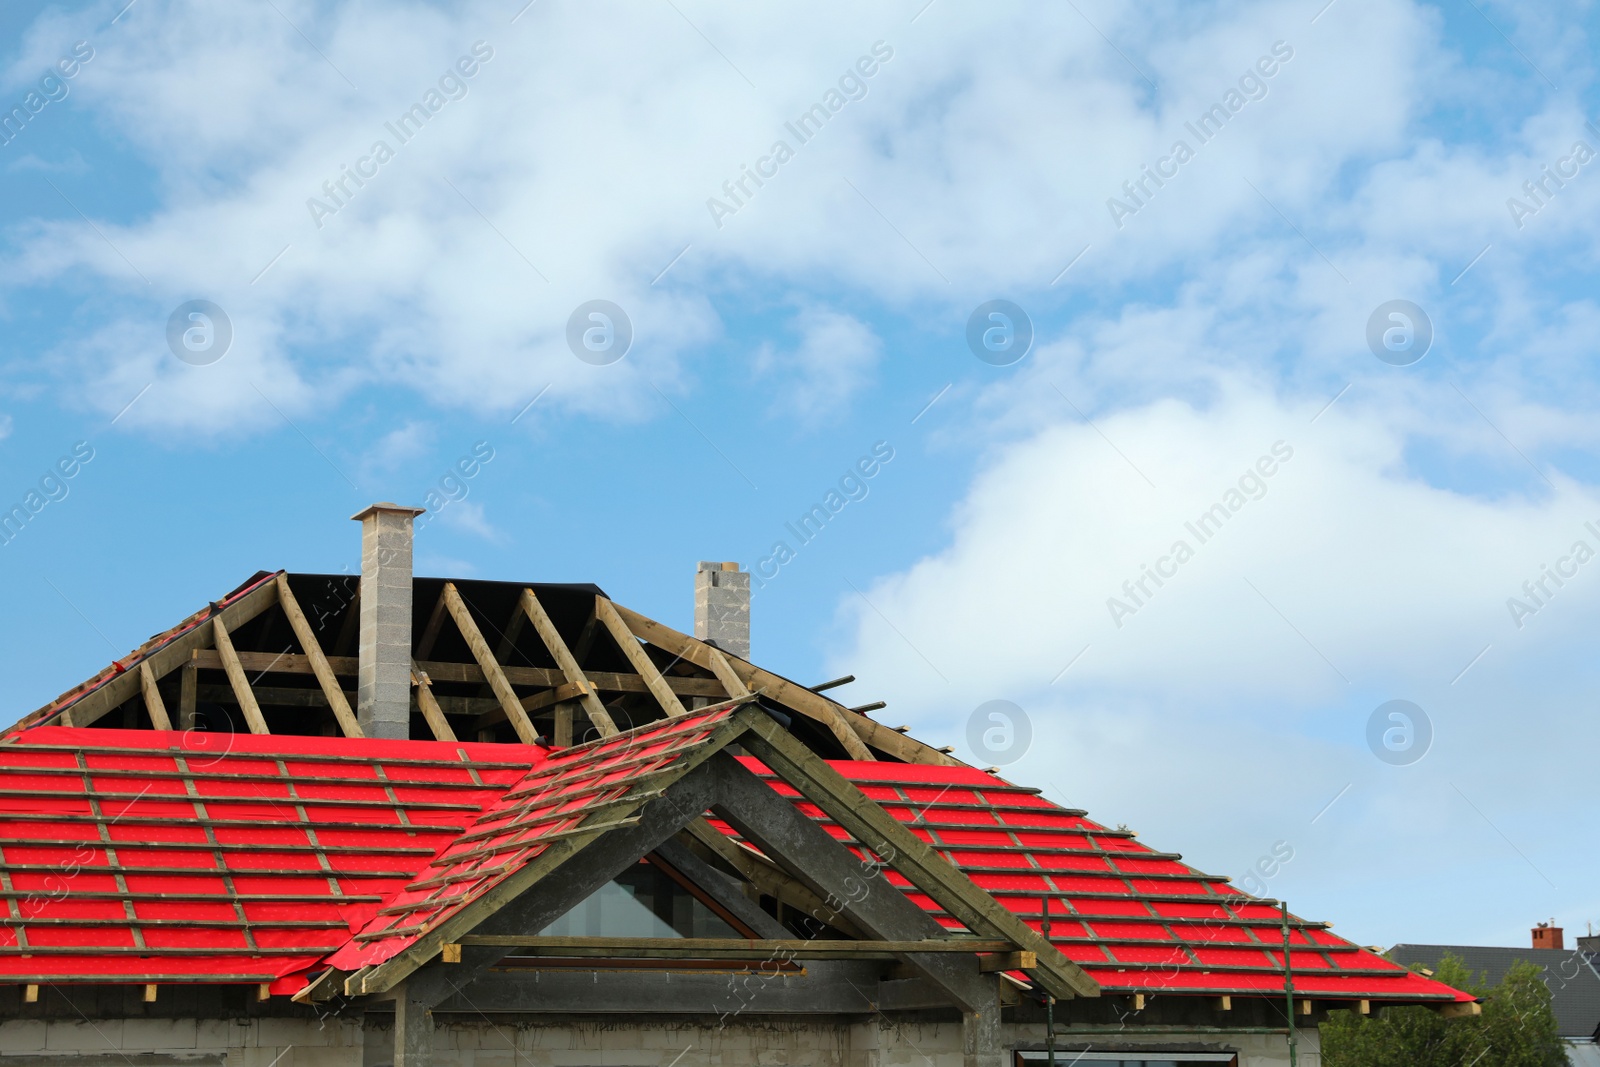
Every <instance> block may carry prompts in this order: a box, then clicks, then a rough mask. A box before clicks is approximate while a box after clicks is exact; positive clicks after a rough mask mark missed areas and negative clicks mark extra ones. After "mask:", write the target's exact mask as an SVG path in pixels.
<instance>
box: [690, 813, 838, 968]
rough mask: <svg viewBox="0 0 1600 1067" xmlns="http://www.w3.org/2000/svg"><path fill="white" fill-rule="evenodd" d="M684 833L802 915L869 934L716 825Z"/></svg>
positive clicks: (701, 824)
mask: <svg viewBox="0 0 1600 1067" xmlns="http://www.w3.org/2000/svg"><path fill="white" fill-rule="evenodd" d="M685 833H687V834H688V835H689V836H690V837H691V838H693V840H694V841H695V842H696V843H697V844H699V845H700V847H702V848H704V849H705V850H706V851H707V852H709V853H711V854H713V855H715V856H717V857H718V858H720V859H721V860H722V861H723V862H724V863H726V864H727V865H728V866H730V867H732V868H733V869H734V870H735V871H737V872H739V877H741V878H743V879H744V880H745V881H746V882H749V883H750V884H751V885H752V886H754V887H755V888H756V890H757V891H758V892H761V893H764V894H766V895H767V896H769V897H771V898H772V899H774V900H776V901H779V902H781V903H782V904H784V905H785V906H786V907H790V908H795V909H796V910H798V911H800V912H801V913H802V914H805V915H809V916H812V917H813V918H815V919H816V920H817V921H818V922H825V923H827V924H828V925H829V926H831V927H833V928H834V929H835V930H838V931H840V932H841V933H845V934H849V935H850V936H851V937H854V938H858V939H865V938H866V937H867V934H866V932H865V931H863V930H862V929H861V928H860V927H859V926H857V925H856V924H855V923H853V922H851V921H850V920H849V919H847V918H846V917H845V916H843V915H841V914H839V912H838V911H837V910H836V909H834V908H830V907H828V903H827V901H825V900H824V899H823V898H822V897H821V896H819V895H817V894H816V893H813V892H812V891H811V890H810V888H809V887H807V886H806V885H805V884H804V883H802V882H799V881H796V880H795V879H793V878H791V877H789V875H788V873H787V872H785V871H784V870H783V869H782V868H781V867H779V866H778V865H777V864H775V863H773V862H772V861H771V860H769V859H767V858H765V857H764V856H758V855H756V854H755V853H754V852H751V851H750V850H749V849H747V848H745V847H743V846H742V845H740V844H739V843H738V842H737V841H734V840H732V839H731V838H729V837H728V836H727V835H726V834H723V833H721V832H720V831H718V830H716V829H715V828H713V827H712V825H711V824H710V823H708V822H706V821H705V820H704V819H697V820H696V821H695V822H693V823H690V824H689V826H688V828H687V829H686V830H685Z"/></svg>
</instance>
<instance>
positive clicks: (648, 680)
mask: <svg viewBox="0 0 1600 1067" xmlns="http://www.w3.org/2000/svg"><path fill="white" fill-rule="evenodd" d="M594 615H595V618H597V619H599V620H600V624H601V625H602V626H604V627H605V628H606V630H607V631H608V632H609V633H610V634H611V637H612V639H613V640H615V641H616V642H617V647H618V648H620V649H622V654H623V655H624V656H626V657H628V662H629V663H631V664H633V669H634V670H636V671H638V672H639V677H641V678H643V679H644V684H645V685H647V686H649V687H650V693H651V695H653V696H654V697H655V698H656V703H658V704H660V705H661V710H662V711H664V712H666V713H667V714H668V715H683V714H686V712H687V710H688V709H686V708H685V707H684V706H683V702H682V701H681V700H679V699H678V694H676V693H674V692H673V691H672V687H671V686H670V685H668V684H667V680H666V679H665V678H663V677H662V676H661V672H660V671H659V670H657V669H656V664H655V661H654V660H652V659H651V658H650V653H648V652H646V651H645V650H644V649H643V648H642V647H641V646H640V644H639V639H638V638H637V637H635V636H633V631H632V630H629V629H628V624H627V623H625V622H623V621H622V616H620V615H618V614H617V609H616V608H614V607H612V606H611V601H609V600H607V599H606V598H605V597H603V596H597V597H595V598H594ZM728 695H729V696H739V695H740V694H738V693H729V694H728Z"/></svg>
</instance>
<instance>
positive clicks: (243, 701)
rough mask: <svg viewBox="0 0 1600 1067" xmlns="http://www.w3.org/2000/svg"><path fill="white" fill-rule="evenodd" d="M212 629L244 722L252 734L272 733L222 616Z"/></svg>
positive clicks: (212, 621) (214, 620) (213, 624)
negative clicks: (262, 714)
mask: <svg viewBox="0 0 1600 1067" xmlns="http://www.w3.org/2000/svg"><path fill="white" fill-rule="evenodd" d="M211 628H212V630H213V632H214V634H215V638H216V642H217V653H218V655H220V656H221V657H222V669H223V671H224V672H226V673H227V675H228V684H229V685H230V686H232V687H233V696H234V699H235V700H237V701H238V702H239V708H240V710H242V711H243V712H244V721H245V723H246V724H247V725H248V726H249V727H250V732H251V733H253V734H265V733H270V732H271V731H270V730H268V729H267V720H266V719H263V718H262V717H261V706H260V705H259V704H257V703H256V695H255V694H254V693H252V692H251V691H250V680H249V679H248V678H246V677H245V676H244V668H243V667H241V666H239V654H238V653H237V652H235V651H234V650H233V641H232V639H231V638H229V637H228V628H227V627H226V626H224V625H223V624H222V616H221V615H218V616H217V617H216V618H214V619H212V620H211Z"/></svg>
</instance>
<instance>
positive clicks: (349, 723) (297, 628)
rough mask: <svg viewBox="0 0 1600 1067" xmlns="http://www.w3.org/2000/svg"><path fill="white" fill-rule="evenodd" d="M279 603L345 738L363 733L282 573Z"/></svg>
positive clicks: (285, 576)
mask: <svg viewBox="0 0 1600 1067" xmlns="http://www.w3.org/2000/svg"><path fill="white" fill-rule="evenodd" d="M278 604H279V605H280V606H281V607H282V608H283V613H284V614H285V615H287V616H288V617H289V628H290V629H291V630H293V631H294V637H295V640H296V641H298V642H300V648H301V649H302V650H303V651H304V652H305V654H306V658H307V659H308V660H310V661H311V672H312V673H313V674H315V675H316V676H317V684H318V685H320V686H322V694H323V695H324V696H326V697H327V698H328V706H329V707H330V708H332V709H333V717H334V718H336V719H338V720H339V729H341V730H343V731H344V735H345V736H346V737H363V736H365V735H364V734H363V733H362V732H361V724H360V723H359V722H357V721H356V713H355V712H353V711H351V710H350V702H349V701H347V700H346V699H345V696H344V690H343V689H341V688H339V679H337V678H335V677H334V675H333V668H332V667H330V666H328V657H327V656H326V655H324V654H323V651H322V644H321V643H320V642H319V641H318V640H317V635H316V632H315V631H313V630H312V629H311V624H310V623H309V622H307V621H306V616H305V612H303V611H301V610H300V604H299V602H298V601H296V600H295V598H294V593H292V592H290V590H289V578H288V576H287V575H285V574H282V573H280V574H279V575H278ZM451 740H454V738H452V739H451Z"/></svg>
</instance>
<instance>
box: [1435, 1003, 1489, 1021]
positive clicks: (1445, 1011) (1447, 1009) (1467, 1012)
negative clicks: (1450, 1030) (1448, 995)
mask: <svg viewBox="0 0 1600 1067" xmlns="http://www.w3.org/2000/svg"><path fill="white" fill-rule="evenodd" d="M1439 1014H1440V1015H1441V1016H1442V1017H1444V1018H1446V1019H1469V1018H1471V1017H1472V1016H1474V1015H1482V1014H1483V1005H1482V1004H1479V1003H1478V1002H1477V1001H1475V1000H1474V1001H1470V1002H1468V1003H1466V1004H1460V1003H1457V1004H1446V1005H1444V1006H1443V1007H1441V1008H1440V1009H1439Z"/></svg>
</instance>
